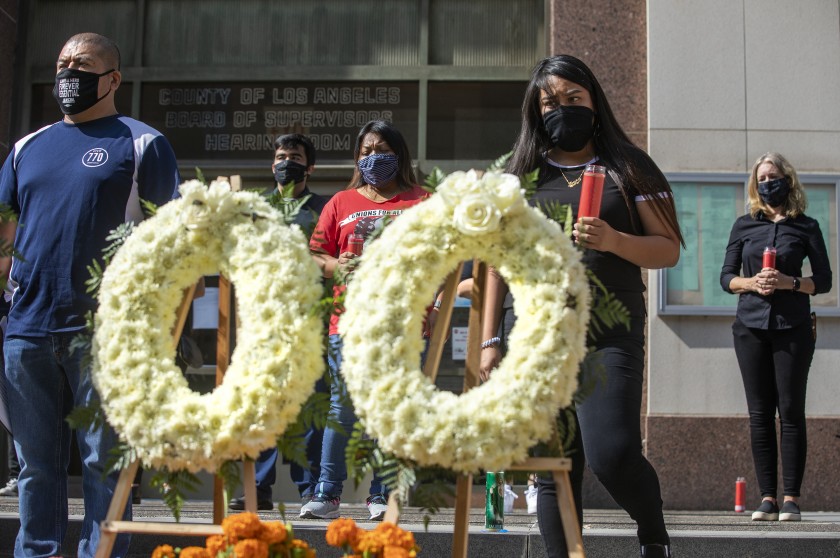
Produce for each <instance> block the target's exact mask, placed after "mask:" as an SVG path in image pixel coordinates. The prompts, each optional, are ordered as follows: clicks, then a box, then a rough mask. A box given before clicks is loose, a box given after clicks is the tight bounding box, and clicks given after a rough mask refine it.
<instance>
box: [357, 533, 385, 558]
mask: <svg viewBox="0 0 840 558" xmlns="http://www.w3.org/2000/svg"><path fill="white" fill-rule="evenodd" d="M387 544H388V537H387V536H386V535H385V534H384V533H382V531H366V532H364V533H361V535H360V536H359V542H358V543H357V544H356V552H360V553H362V554H364V553H366V552H367V553H369V554H373V555H376V554H377V553H379V552H381V551H382V549H383V548H384V547H385V545H387Z"/></svg>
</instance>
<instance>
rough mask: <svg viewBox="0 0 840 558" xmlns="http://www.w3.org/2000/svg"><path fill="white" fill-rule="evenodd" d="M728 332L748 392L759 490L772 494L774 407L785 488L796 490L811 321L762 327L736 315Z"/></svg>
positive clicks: (804, 448)
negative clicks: (752, 326) (754, 327)
mask: <svg viewBox="0 0 840 558" xmlns="http://www.w3.org/2000/svg"><path fill="white" fill-rule="evenodd" d="M732 333H733V336H734V340H735V355H736V356H737V357H738V365H739V366H740V368H741V378H742V379H743V380H744V392H745V393H746V395H747V409H748V410H749V414H750V442H751V444H752V454H753V462H754V463H755V475H756V478H757V480H758V487H759V489H760V490H761V495H762V496H772V497H774V498H775V497H776V490H777V486H778V469H777V463H778V447H777V445H776V410H777V409H778V411H779V421H780V422H781V450H782V451H781V453H782V483H783V485H784V494H785V496H799V489H800V487H801V486H802V477H803V476H804V474H805V458H806V456H807V452H808V436H807V434H806V429H805V390H806V387H807V385H808V371H809V369H810V368H811V359H812V358H813V356H814V346H815V344H816V342H815V340H814V338H813V336H812V334H811V324H810V323H805V324H802V325H801V326H797V327H795V328H792V329H777V330H764V329H752V328H748V327H746V326H744V325H743V324H742V323H741V322H740V320H737V319H736V320H735V323H734V324H733V325H732Z"/></svg>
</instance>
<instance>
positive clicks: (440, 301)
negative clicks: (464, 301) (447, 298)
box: [432, 298, 443, 310]
mask: <svg viewBox="0 0 840 558" xmlns="http://www.w3.org/2000/svg"><path fill="white" fill-rule="evenodd" d="M441 304H443V301H442V300H441V299H439V298H436V299H435V305H434V306H433V307H432V308H434V309H435V310H440V305H441Z"/></svg>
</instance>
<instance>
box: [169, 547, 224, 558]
mask: <svg viewBox="0 0 840 558" xmlns="http://www.w3.org/2000/svg"><path fill="white" fill-rule="evenodd" d="M178 556H179V558H216V555H215V554H213V555H211V554H210V551H209V550H207V549H206V548H202V547H200V546H187V547H185V548H182V549H181V552H180V553H179V554H178Z"/></svg>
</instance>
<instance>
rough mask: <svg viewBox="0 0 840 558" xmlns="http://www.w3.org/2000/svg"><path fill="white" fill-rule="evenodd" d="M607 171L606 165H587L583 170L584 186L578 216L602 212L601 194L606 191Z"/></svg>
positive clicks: (595, 214)
mask: <svg viewBox="0 0 840 558" xmlns="http://www.w3.org/2000/svg"><path fill="white" fill-rule="evenodd" d="M606 172H607V169H606V167H602V166H600V165H586V170H584V171H583V186H581V189H580V206H579V207H578V218H581V217H598V214H599V213H600V212H601V196H602V195H603V193H604V178H605V177H606Z"/></svg>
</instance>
